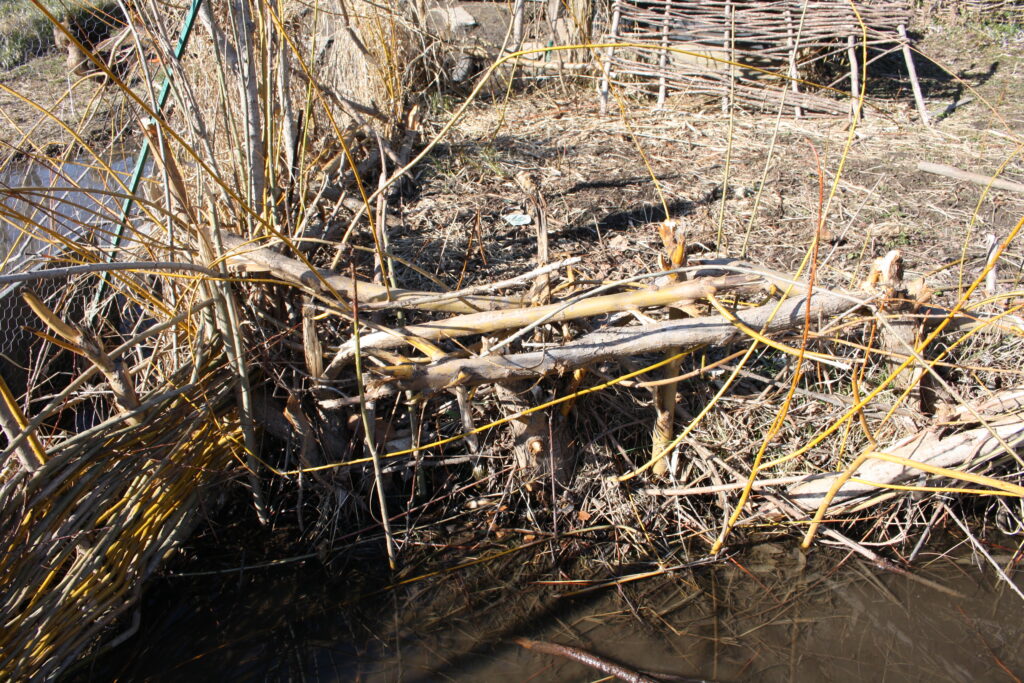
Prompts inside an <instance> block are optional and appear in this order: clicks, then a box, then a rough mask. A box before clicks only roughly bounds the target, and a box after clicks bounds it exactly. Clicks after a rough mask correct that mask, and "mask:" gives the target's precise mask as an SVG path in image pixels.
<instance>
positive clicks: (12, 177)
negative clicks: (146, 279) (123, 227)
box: [0, 154, 135, 272]
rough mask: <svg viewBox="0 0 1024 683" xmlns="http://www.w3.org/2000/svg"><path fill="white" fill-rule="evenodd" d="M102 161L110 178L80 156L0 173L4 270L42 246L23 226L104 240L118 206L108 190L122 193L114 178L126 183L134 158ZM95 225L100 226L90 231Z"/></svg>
mask: <svg viewBox="0 0 1024 683" xmlns="http://www.w3.org/2000/svg"><path fill="white" fill-rule="evenodd" d="M107 163H108V164H109V167H110V169H111V170H112V171H113V172H114V175H113V176H112V175H111V174H110V173H108V172H106V170H104V169H101V168H99V167H98V166H97V165H96V164H95V161H94V160H85V159H80V160H76V161H70V162H65V163H60V164H55V165H49V164H43V163H32V164H27V165H16V166H12V167H9V168H7V169H5V170H4V171H3V172H2V173H0V263H3V264H4V268H3V270H4V271H7V272H11V271H14V270H17V269H18V268H19V267H20V266H21V265H22V264H23V263H25V262H26V261H28V260H30V259H32V258H34V257H38V256H42V255H44V254H45V252H46V250H47V244H46V242H45V241H44V240H41V239H33V238H29V237H27V236H26V235H25V234H24V233H23V229H24V230H25V231H26V232H30V233H35V234H39V235H44V234H48V233H49V234H59V235H65V236H69V237H72V238H74V239H78V240H85V241H88V242H93V243H97V244H104V243H106V242H107V241H108V240H109V236H108V235H109V224H110V223H114V222H116V220H117V215H118V207H119V206H120V200H119V198H117V197H114V196H111V194H110V193H120V194H123V193H124V189H123V188H122V187H121V186H120V185H119V184H118V183H117V181H116V180H115V177H116V178H119V179H120V181H121V183H125V184H127V182H128V178H129V177H130V175H131V172H132V170H133V167H134V163H135V161H134V159H133V158H132V157H131V156H128V155H122V154H118V155H115V156H114V157H113V158H112V160H109V161H108V162H107ZM103 226H107V228H106V230H104V229H103ZM97 227H98V228H100V230H98V231H96V230H95V228H97Z"/></svg>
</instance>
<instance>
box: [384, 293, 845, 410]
mask: <svg viewBox="0 0 1024 683" xmlns="http://www.w3.org/2000/svg"><path fill="white" fill-rule="evenodd" d="M683 284H689V283H683ZM807 305H808V300H807V297H805V296H799V297H793V298H790V299H787V300H786V301H784V302H782V303H781V304H776V303H774V302H773V303H768V304H765V305H763V306H758V307H756V308H752V309H748V310H746V311H741V312H737V313H736V318H737V319H738V320H739V321H740V322H741V323H743V324H744V325H746V326H747V327H748V328H752V329H754V330H760V331H762V332H763V333H764V334H773V333H778V332H784V331H788V330H796V329H800V328H801V327H803V324H804V316H805V310H806V308H807ZM850 308H852V306H851V304H850V297H848V296H843V295H839V294H833V293H830V292H820V293H816V294H815V295H814V296H813V298H812V299H811V300H810V309H811V310H810V317H811V320H813V321H818V320H820V319H824V318H828V317H830V316H834V315H837V314H839V313H842V312H843V311H846V310H848V309H850ZM745 336H746V333H745V332H743V331H741V330H740V329H738V328H737V327H736V326H735V325H734V324H733V323H732V322H730V321H729V320H727V319H726V318H724V317H722V316H717V315H714V316H705V317H700V318H689V319H686V320H670V321H668V322H664V323H660V324H655V325H649V326H644V327H631V328H625V329H611V330H605V331H601V332H595V333H593V334H589V335H587V336H585V337H582V338H580V339H579V340H577V341H574V342H571V343H568V344H565V345H563V346H560V347H556V348H550V349H545V350H543V351H534V352H530V353H519V354H509V355H505V356H484V357H477V358H454V359H446V360H440V361H436V362H434V363H430V364H424V365H413V364H405V365H400V366H392V367H386V368H377V369H376V371H377V372H379V373H381V374H383V375H384V376H385V379H383V380H377V381H375V382H373V383H372V384H371V386H370V389H369V390H368V396H369V397H371V398H377V397H380V396H385V395H388V394H392V393H395V392H396V391H399V390H401V389H411V390H414V391H437V390H440V389H444V388H448V387H452V386H457V385H460V384H465V385H478V384H486V383H491V382H505V381H510V380H516V379H528V378H533V379H535V378H538V377H542V376H545V375H548V374H564V373H566V372H569V371H571V370H573V369H575V368H579V367H583V366H585V365H590V364H592V363H598V362H601V361H605V360H610V359H614V358H620V357H623V356H635V355H640V354H645V353H657V352H664V351H665V350H666V349H669V348H672V347H676V346H677V347H680V348H692V347H694V346H698V345H701V344H710V345H726V344H730V343H733V342H736V341H739V340H740V339H743V338H744V337H745Z"/></svg>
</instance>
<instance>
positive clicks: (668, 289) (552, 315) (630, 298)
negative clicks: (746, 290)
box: [324, 275, 759, 378]
mask: <svg viewBox="0 0 1024 683" xmlns="http://www.w3.org/2000/svg"><path fill="white" fill-rule="evenodd" d="M758 282H759V279H758V278H754V277H751V276H749V275H726V276H722V277H711V278H702V279H699V280H690V281H687V282H679V283H676V284H672V285H667V286H665V287H661V288H660V289H648V290H638V291H631V292H622V293H620V294H608V295H605V296H595V297H593V298H591V299H584V300H582V301H577V302H575V303H571V304H566V303H557V304H548V305H547V306H534V307H531V308H512V309H506V310H502V311H488V312H484V313H471V314H468V315H460V316H456V317H454V318H448V319H446V320H436V321H433V322H429V323H421V324H419V325H410V326H408V327H401V328H398V329H396V330H394V331H388V332H375V333H373V334H369V335H366V336H365V337H363V338H362V339H361V340H360V347H361V348H362V350H363V351H367V350H369V349H393V348H397V347H400V346H402V345H403V344H406V343H408V342H407V338H408V337H417V338H420V339H427V340H430V341H437V340H441V339H449V338H454V337H464V336H467V335H471V334H486V333H488V332H495V331H497V330H508V329H517V328H520V327H524V326H526V325H530V324H533V323H535V322H537V321H539V320H541V319H543V320H544V322H562V321H565V320H576V319H579V318H588V317H591V316H596V315H602V314H605V313H611V312H615V311H623V310H627V309H630V308H638V307H642V306H665V305H668V304H676V305H679V304H688V303H693V302H695V301H697V300H699V299H702V298H704V297H705V296H707V294H708V293H709V292H720V291H724V290H735V289H738V288H741V287H745V286H750V285H754V286H756V285H757V283H758ZM360 287H362V285H360ZM354 355H355V345H354V344H353V343H352V342H349V343H347V344H344V345H343V346H342V347H341V348H340V349H339V350H338V353H337V355H335V357H334V359H333V360H332V361H331V364H330V366H329V367H328V368H327V370H325V371H324V373H325V375H326V376H327V377H329V378H333V377H336V376H337V374H338V372H340V371H341V369H342V368H343V367H344V366H346V365H347V364H348V363H350V362H351V361H352V358H353V357H354ZM488 358H490V357H488Z"/></svg>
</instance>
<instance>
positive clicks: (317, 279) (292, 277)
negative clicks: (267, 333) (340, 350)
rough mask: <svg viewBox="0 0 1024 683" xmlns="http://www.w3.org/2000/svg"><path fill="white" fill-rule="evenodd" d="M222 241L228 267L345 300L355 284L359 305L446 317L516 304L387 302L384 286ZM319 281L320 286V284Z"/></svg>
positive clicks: (400, 295) (401, 296)
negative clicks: (413, 308)
mask: <svg viewBox="0 0 1024 683" xmlns="http://www.w3.org/2000/svg"><path fill="white" fill-rule="evenodd" d="M221 239H222V240H223V243H224V249H225V251H226V254H225V261H226V262H227V264H228V265H229V266H232V267H240V268H244V269H245V270H248V271H254V272H269V273H271V274H272V275H274V276H275V277H278V278H280V279H282V280H285V281H286V282H291V283H292V284H295V285H298V286H300V287H305V288H308V289H312V290H313V291H315V292H318V293H323V294H326V295H330V294H331V293H330V292H329V291H327V289H326V288H325V287H324V284H323V282H326V283H327V285H328V286H329V287H331V288H333V289H334V290H335V291H336V292H338V293H339V294H341V295H342V296H343V297H346V298H348V299H352V298H354V297H355V295H356V289H357V284H358V292H359V296H360V300H361V303H374V302H383V301H393V302H396V303H398V304H402V303H403V302H405V301H407V300H408V301H415V300H423V299H428V301H427V302H425V303H417V304H416V307H417V308H420V309H422V310H425V311H446V312H448V313H467V312H470V311H489V310H492V309H496V308H507V307H508V306H510V305H518V304H519V299H507V298H502V297H490V296H465V297H462V298H460V299H457V300H455V301H429V299H430V298H431V297H432V296H434V294H433V293H431V292H418V291H412V290H407V289H395V288H391V292H390V298H388V289H387V288H385V287H384V286H383V285H377V284H373V283H372V282H363V281H359V282H358V283H354V282H353V281H352V278H350V277H348V276H346V275H337V274H334V273H330V272H320V273H314V272H313V271H311V270H310V269H309V268H307V267H306V265H305V264H304V263H302V262H301V261H299V260H297V259H293V258H289V257H288V256H284V255H283V254H278V253H277V252H276V251H274V250H272V249H270V248H269V247H261V246H258V245H256V244H253V243H252V242H250V241H248V240H244V239H242V238H240V237H236V236H235V235H231V234H228V233H226V232H222V233H221ZM321 279H322V280H323V282H321ZM410 307H411V305H410Z"/></svg>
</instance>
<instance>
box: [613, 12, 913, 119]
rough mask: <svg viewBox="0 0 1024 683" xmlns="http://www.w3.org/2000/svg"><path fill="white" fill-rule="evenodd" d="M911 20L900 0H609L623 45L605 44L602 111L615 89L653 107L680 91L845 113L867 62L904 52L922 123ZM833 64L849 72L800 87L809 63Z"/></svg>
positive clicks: (732, 101) (726, 102)
mask: <svg viewBox="0 0 1024 683" xmlns="http://www.w3.org/2000/svg"><path fill="white" fill-rule="evenodd" d="M909 15H910V7H909V6H908V4H907V3H906V2H903V1H902V0H875V1H874V2H858V3H856V6H855V5H854V4H853V3H850V2H846V1H845V0H775V1H768V2H758V1H756V0H662V1H651V0H615V1H614V3H613V6H612V16H611V21H610V26H609V30H608V36H607V42H609V43H621V44H622V47H618V46H614V47H609V48H607V52H606V55H605V59H604V60H603V61H604V74H603V77H602V80H601V86H600V92H601V98H602V106H603V107H606V106H607V100H608V93H609V88H610V86H611V85H612V84H615V85H617V86H619V87H623V88H627V89H633V90H640V91H644V92H649V93H652V94H656V95H657V97H658V104H659V106H660V105H661V104H663V103H664V101H665V97H666V95H667V94H668V93H669V92H670V91H678V92H685V93H687V94H690V95H695V96H707V97H712V98H720V99H721V100H722V102H723V107H725V108H727V107H729V106H733V105H738V106H746V107H750V108H763V107H769V106H778V103H779V102H780V101H782V102H783V105H784V106H785V107H787V108H788V109H789V110H790V111H792V112H794V113H796V114H801V113H805V112H806V113H814V114H838V113H844V112H846V111H849V109H850V105H849V104H848V103H847V102H846V101H845V100H844V99H843V98H837V97H836V95H837V94H841V93H843V92H847V93H859V91H860V85H861V83H860V73H861V69H862V67H863V66H864V65H863V63H862V62H863V56H864V55H865V54H867V55H868V57H869V60H871V61H874V60H877V59H879V58H881V57H883V56H885V55H887V54H890V53H892V52H896V51H902V52H903V55H904V57H905V59H906V61H907V66H908V70H909V72H910V77H911V82H912V84H913V86H914V90H915V95H916V97H917V103H918V109H919V111H920V113H921V117H922V119H924V120H926V121H927V114H926V112H925V111H924V107H923V99H922V97H921V95H920V89H919V86H918V84H917V76H916V71H915V69H914V65H913V60H912V58H911V53H910V49H909V45H908V42H909V41H908V38H907V33H906V25H907V22H908V19H909ZM637 46H643V47H637ZM648 46H649V47H648ZM666 48H675V49H676V50H675V51H670V50H667V49H666ZM680 50H681V51H683V52H680ZM837 59H839V60H843V61H844V62H845V63H847V64H848V67H849V72H848V75H847V76H844V77H843V78H841V79H840V80H839V81H837V82H834V83H832V84H828V87H827V88H815V89H813V90H812V89H809V88H807V87H802V86H801V85H800V83H799V80H800V79H801V77H802V76H805V75H806V74H808V73H810V72H812V70H813V68H814V66H815V64H818V63H821V62H824V61H826V60H828V61H835V60H837ZM787 90H788V92H786V93H785V96H784V97H783V92H784V91H787Z"/></svg>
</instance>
